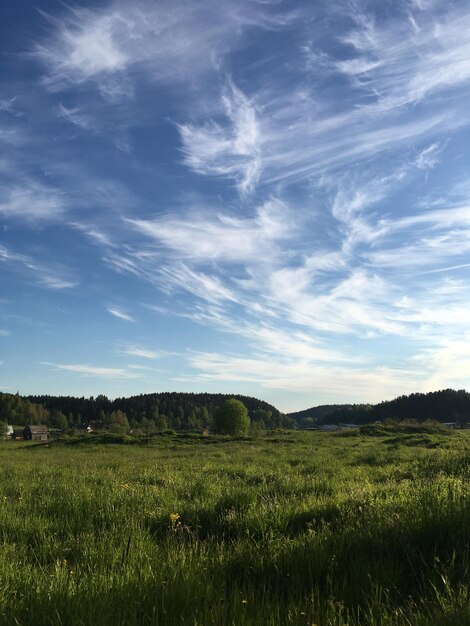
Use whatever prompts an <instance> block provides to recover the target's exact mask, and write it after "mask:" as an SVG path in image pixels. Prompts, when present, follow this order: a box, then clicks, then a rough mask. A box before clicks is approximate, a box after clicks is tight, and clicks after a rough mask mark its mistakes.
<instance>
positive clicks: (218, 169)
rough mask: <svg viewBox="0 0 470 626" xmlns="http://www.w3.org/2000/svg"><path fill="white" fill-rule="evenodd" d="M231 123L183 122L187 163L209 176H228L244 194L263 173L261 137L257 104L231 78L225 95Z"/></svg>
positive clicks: (182, 137) (223, 97)
mask: <svg viewBox="0 0 470 626" xmlns="http://www.w3.org/2000/svg"><path fill="white" fill-rule="evenodd" d="M222 105H223V111H224V114H225V116H226V119H227V121H228V122H229V124H228V125H223V124H221V123H218V122H216V121H213V120H211V121H209V122H205V123H204V125H202V126H195V125H194V124H180V125H179V131H180V133H181V140H182V142H183V153H184V155H185V162H186V164H187V165H188V166H189V167H191V168H192V169H194V170H195V171H196V172H198V173H200V174H205V175H216V176H225V177H227V178H230V179H233V180H235V181H236V182H237V185H238V188H239V190H240V191H241V192H242V193H247V192H249V191H252V190H253V189H254V187H255V186H256V183H257V182H258V179H259V176H260V173H261V164H262V161H261V154H260V153H261V137H260V128H259V124H258V121H257V116H256V111H255V106H254V105H253V103H252V102H251V101H250V100H249V99H248V98H247V97H246V96H245V94H243V93H242V91H241V90H240V89H238V88H237V87H236V86H235V85H234V84H233V83H232V82H231V81H229V82H228V84H227V86H226V88H225V89H224V93H223V96H222Z"/></svg>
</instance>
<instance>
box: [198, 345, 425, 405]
mask: <svg viewBox="0 0 470 626" xmlns="http://www.w3.org/2000/svg"><path fill="white" fill-rule="evenodd" d="M188 359H189V362H190V365H191V367H193V368H194V369H195V370H197V371H199V374H198V375H196V376H195V377H194V378H193V379H192V380H194V381H195V382H198V383H199V384H203V383H210V382H229V381H230V382H232V381H235V382H239V383H243V382H252V383H256V384H257V385H260V386H261V387H263V388H265V389H277V390H283V391H291V392H297V393H308V394H310V395H311V396H312V397H315V396H317V395H319V394H321V395H323V396H324V395H329V396H330V397H332V398H338V399H344V400H345V401H348V402H378V401H380V400H383V399H384V397H393V396H395V395H397V394H398V393H406V392H412V391H416V389H417V388H426V383H423V380H422V379H421V378H420V376H419V373H418V372H417V371H416V369H414V368H413V367H412V366H411V365H410V366H409V368H403V369H394V368H390V367H375V368H374V367H368V368H359V367H332V366H329V367H328V368H326V367H324V366H323V365H317V364H315V363H314V362H310V361H306V360H299V359H295V360H289V359H287V360H286V359H284V360H283V359H282V357H281V356H279V357H278V358H277V359H273V357H270V358H262V357H260V358H246V357H238V356H233V355H225V354H219V353H198V354H195V355H190V356H189V357H188Z"/></svg>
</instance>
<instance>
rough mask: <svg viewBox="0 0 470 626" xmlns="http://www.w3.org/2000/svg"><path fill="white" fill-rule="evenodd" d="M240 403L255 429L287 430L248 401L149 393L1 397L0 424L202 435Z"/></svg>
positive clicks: (275, 415)
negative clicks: (229, 404)
mask: <svg viewBox="0 0 470 626" xmlns="http://www.w3.org/2000/svg"><path fill="white" fill-rule="evenodd" d="M228 398H236V399H237V400H241V401H242V402H243V404H244V405H245V406H246V408H247V409H248V414H249V416H250V419H251V422H252V423H253V424H255V425H256V426H255V427H258V428H260V429H264V428H289V427H292V426H293V425H294V421H293V420H292V419H291V418H288V417H287V416H285V415H283V414H282V413H280V412H279V411H278V410H277V409H276V408H275V407H274V406H272V405H270V404H268V403H267V402H263V401H262V400H258V399H256V398H251V397H248V396H241V395H236V396H231V395H226V394H211V393H176V392H175V393H170V392H164V393H153V394H144V395H139V396H132V397H130V398H116V399H114V400H111V399H109V398H107V397H106V396H104V395H99V396H97V397H96V398H94V397H91V398H85V397H81V398H76V397H73V396H28V397H21V396H19V395H18V394H16V395H13V394H7V393H0V419H1V420H3V421H6V422H8V423H10V424H25V423H30V424H48V425H49V426H53V427H56V428H60V429H66V428H73V427H77V426H79V425H81V424H91V425H92V426H94V427H95V428H107V429H111V430H119V429H122V428H124V429H127V428H134V429H145V430H165V429H167V428H171V429H173V430H177V431H191V430H203V429H206V428H209V429H210V428H211V427H212V424H213V420H214V416H215V414H216V411H217V409H218V407H219V406H221V405H222V404H223V403H224V402H225V401H226V400H227V399H228Z"/></svg>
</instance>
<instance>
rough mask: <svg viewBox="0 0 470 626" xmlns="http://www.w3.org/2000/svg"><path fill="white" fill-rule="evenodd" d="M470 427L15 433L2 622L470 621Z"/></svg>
mask: <svg viewBox="0 0 470 626" xmlns="http://www.w3.org/2000/svg"><path fill="white" fill-rule="evenodd" d="M469 434H470V433H451V435H449V433H447V432H436V431H434V430H432V429H431V430H425V431H423V432H417V430H416V429H414V430H413V431H411V432H408V431H403V432H397V431H396V430H392V431H391V432H382V433H377V432H374V433H373V436H370V433H369V434H368V433H367V432H366V433H362V434H361V433H359V434H357V433H356V434H355V435H354V436H340V435H341V434H340V433H339V434H335V433H332V434H328V433H314V432H313V433H312V432H309V433H293V432H289V433H284V434H282V433H281V434H275V435H271V436H266V437H261V438H254V439H247V440H239V441H234V440H230V439H228V438H216V437H203V436H196V435H194V436H193V435H191V436H177V435H171V434H167V435H166V436H162V437H156V438H154V439H152V440H145V439H144V440H143V439H137V440H136V439H134V438H132V437H131V438H129V437H125V436H124V437H121V436H120V437H116V436H115V437H112V436H111V437H110V436H98V435H97V436H94V437H89V438H88V439H87V438H85V437H83V438H80V439H65V440H64V441H63V442H59V443H51V444H49V445H43V444H42V445H39V444H34V443H33V444H31V443H23V442H4V443H2V444H0V469H1V476H2V482H1V484H0V623H1V624H8V625H12V624H17V625H24V626H26V625H28V626H33V625H34V626H41V625H46V624H50V625H52V624H54V625H56V624H57V625H59V624H63V625H69V624H73V625H74V626H75V625H76V626H81V625H83V626H84V625H90V626H91V625H98V626H99V625H110V626H111V625H112V626H118V625H121V624H122V625H126V626H127V625H129V626H133V625H137V624H158V625H161V626H173V625H175V626H176V625H177V624H188V625H201V626H206V625H210V624H217V625H220V626H226V625H234V626H243V625H248V624H250V625H256V626H264V625H272V626H278V625H284V624H286V625H287V624H300V625H309V626H311V624H316V625H317V626H329V625H331V626H346V625H347V626H359V625H361V626H362V625H364V626H376V625H378V626H409V625H410V624H412V625H413V626H414V625H417V626H434V625H436V624H442V625H444V626H464V625H466V626H467V625H469V624H470V605H469V593H468V590H469V582H470V554H469V539H470V481H469V479H470V461H469V458H470V437H469ZM123 444H124V445H123ZM172 514H178V516H179V517H176V516H173V519H172V518H171V516H172Z"/></svg>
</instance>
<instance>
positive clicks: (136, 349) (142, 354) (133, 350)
mask: <svg viewBox="0 0 470 626" xmlns="http://www.w3.org/2000/svg"><path fill="white" fill-rule="evenodd" d="M118 351H119V353H120V354H126V355H127V356H135V357H138V358H142V359H150V360H154V359H158V358H159V357H160V356H161V354H160V353H159V352H157V351H156V350H151V349H150V348H144V347H142V346H137V345H128V346H121V347H119V348H118Z"/></svg>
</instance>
